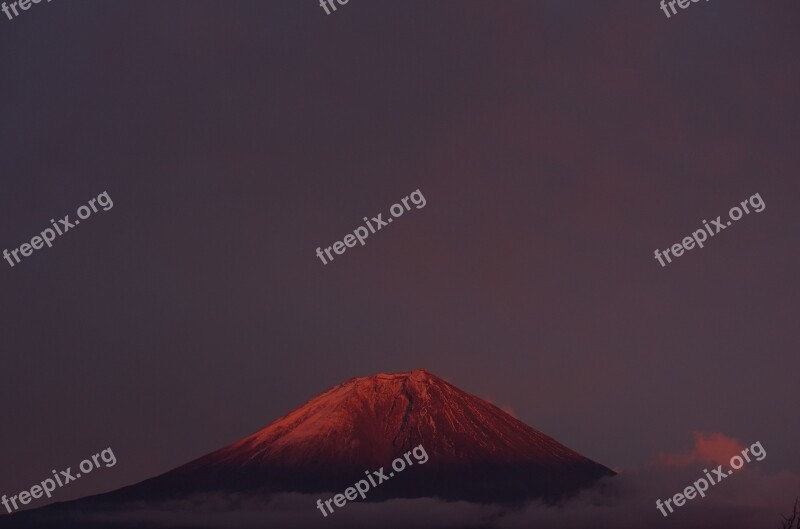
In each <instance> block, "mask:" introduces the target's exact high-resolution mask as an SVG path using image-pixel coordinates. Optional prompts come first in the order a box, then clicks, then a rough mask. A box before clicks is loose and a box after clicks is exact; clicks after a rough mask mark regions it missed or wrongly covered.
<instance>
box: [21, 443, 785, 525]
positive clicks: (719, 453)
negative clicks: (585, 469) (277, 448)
mask: <svg viewBox="0 0 800 529" xmlns="http://www.w3.org/2000/svg"><path fill="white" fill-rule="evenodd" d="M763 448H764V454H766V453H767V452H768V451H769V445H768V444H767V445H765V446H764V447H763ZM741 449H743V447H742V445H741V444H740V443H739V442H738V441H737V440H736V439H733V438H730V437H727V436H725V435H723V434H721V433H695V434H694V447H693V449H692V450H691V451H690V452H689V453H677V454H661V455H659V457H657V458H656V460H655V461H653V462H652V463H648V464H646V465H643V466H641V467H638V468H629V469H623V471H622V472H621V473H620V474H619V475H617V476H613V477H608V478H604V479H603V480H601V481H600V482H598V483H597V484H596V485H595V486H594V487H592V488H590V489H587V490H584V491H583V492H581V493H580V494H578V495H577V496H575V497H573V498H570V499H567V500H563V501H562V502H560V503H558V504H556V505H546V504H543V503H542V502H540V501H530V502H527V503H523V504H515V505H499V504H477V503H469V502H447V501H443V500H439V499H436V498H419V499H396V500H390V501H384V502H360V501H356V502H352V503H350V502H348V503H347V504H346V505H345V506H344V507H342V508H340V509H337V510H336V511H335V512H334V513H333V514H329V515H328V516H326V517H323V516H322V514H321V513H320V511H319V510H317V508H316V501H317V499H318V498H319V497H327V496H325V495H324V494H299V493H283V494H274V495H272V496H268V495H247V494H229V493H228V494H226V493H208V494H203V495H195V496H191V497H188V498H184V499H182V500H172V501H157V502H137V503H127V504H123V505H114V506H113V507H112V508H111V509H109V508H105V507H104V508H102V509H100V508H98V509H97V510H95V511H89V512H87V511H83V512H78V513H69V516H66V515H65V513H64V512H59V513H53V514H57V517H58V520H57V521H58V525H57V526H58V527H59V529H72V528H73V527H74V528H76V529H78V528H80V529H85V528H86V527H95V526H96V524H100V526H102V527H103V528H104V529H119V528H122V527H125V528H129V527H130V528H134V527H135V528H139V527H142V528H144V527H146V528H148V529H150V528H153V529H156V528H170V529H177V528H187V529H188V528H193V529H199V528H205V529H229V528H231V527H236V528H237V529H250V528H252V529H261V528H263V527H281V528H282V529H313V528H317V527H319V528H325V529H349V528H352V527H358V528H361V529H371V528H376V529H377V528H380V529H395V528H397V529H405V528H407V527H414V528H417V529H530V528H531V527H541V528H547V529H584V528H586V527H603V528H607V529H641V528H642V527H648V528H655V529H717V528H720V529H722V528H724V529H757V528H758V529H761V528H763V529H771V528H774V529H778V528H779V527H780V515H781V514H782V513H783V514H786V513H788V512H789V511H790V510H791V507H792V505H793V504H794V500H795V497H796V496H797V495H798V494H800V476H798V475H797V474H794V473H791V472H788V471H781V472H778V473H775V474H766V473H765V472H764V469H763V466H762V465H761V464H760V461H757V460H756V459H752V460H751V461H750V462H749V463H747V464H746V465H745V466H744V467H743V468H742V469H740V470H738V471H736V472H733V473H732V474H731V475H729V476H728V477H726V478H724V479H723V480H721V481H719V482H718V483H716V484H714V485H712V486H711V487H709V488H708V490H707V491H706V496H705V497H702V498H701V497H695V498H694V499H692V500H689V501H687V502H686V503H685V505H683V506H681V507H677V506H676V507H675V509H674V512H673V513H672V514H670V515H669V516H667V517H664V516H663V515H662V514H661V513H660V512H659V511H658V510H657V509H656V506H655V505H656V500H658V499H660V500H662V501H663V500H665V499H667V498H671V497H672V496H673V495H675V494H677V493H680V492H683V490H684V489H685V488H686V487H688V486H689V485H691V484H692V483H694V482H695V481H696V480H698V479H699V478H702V477H703V476H704V473H703V471H704V468H706V467H712V465H713V466H716V465H717V464H722V465H723V468H727V463H728V461H729V458H730V456H731V455H733V454H735V453H737V452H738V453H741ZM745 469H746V470H747V471H746V472H745V471H744V470H745ZM106 507H107V506H106ZM67 519H69V520H70V522H68V521H67ZM70 523H72V524H73V525H70ZM20 527H28V526H21V525H15V529H18V528H20ZM36 527H39V526H36Z"/></svg>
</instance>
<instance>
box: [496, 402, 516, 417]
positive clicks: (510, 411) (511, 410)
mask: <svg viewBox="0 0 800 529" xmlns="http://www.w3.org/2000/svg"><path fill="white" fill-rule="evenodd" d="M500 409H501V410H503V411H504V412H506V413H507V414H509V415H511V416H512V417H514V418H515V419H519V417H517V412H515V411H514V408H512V407H511V405H510V404H506V405H505V406H503V407H501V408H500Z"/></svg>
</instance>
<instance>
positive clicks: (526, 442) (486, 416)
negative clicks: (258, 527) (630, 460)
mask: <svg viewBox="0 0 800 529" xmlns="http://www.w3.org/2000/svg"><path fill="white" fill-rule="evenodd" d="M419 445H422V446H423V447H424V449H425V450H426V452H427V454H428V455H429V457H430V461H429V462H428V463H427V464H426V465H425V467H424V471H423V470H422V469H423V467H420V469H419V470H418V471H416V474H417V475H418V479H422V478H423V477H424V480H423V482H419V483H416V485H415V486H416V487H417V489H414V490H415V491H412V490H411V489H409V490H408V491H406V493H404V494H405V495H408V494H411V495H420V494H422V492H421V491H426V490H427V491H433V492H432V494H433V495H440V496H446V495H448V494H450V495H451V496H452V497H455V498H459V497H478V498H480V497H484V496H485V495H487V494H490V495H491V494H494V493H500V492H499V491H501V490H502V491H504V492H503V494H506V495H511V496H526V495H527V496H531V495H545V494H550V493H562V492H564V491H566V490H572V489H574V488H575V487H579V486H585V485H586V484H588V483H591V482H592V481H594V480H595V479H597V478H599V477H601V476H604V475H612V474H613V472H611V471H610V470H608V469H607V468H605V467H603V466H602V465H599V464H597V463H595V462H593V461H591V460H589V459H587V458H585V457H583V456H582V455H580V454H578V453H577V452H574V451H572V450H570V449H569V448H567V447H566V446H564V445H562V444H560V443H559V442H557V441H556V440H555V439H553V438H551V437H548V436H547V435H545V434H543V433H541V432H539V431H537V430H535V429H533V428H531V427H530V426H528V425H526V424H524V423H522V422H521V421H519V420H518V419H516V418H514V417H512V416H510V415H509V414H507V413H506V412H504V411H503V410H501V409H500V408H498V407H497V406H495V405H493V404H491V403H489V402H486V401H484V400H482V399H480V398H478V397H476V396H474V395H470V394H469V393H466V392H464V391H462V390H460V389H458V388H457V387H455V386H453V385H452V384H450V383H449V382H446V381H445V380H443V379H441V378H439V377H437V376H436V375H434V374H432V373H431V372H429V371H427V370H425V369H414V370H413V371H406V372H400V373H378V374H375V375H372V376H365V377H357V378H352V379H350V380H348V381H346V382H344V383H342V384H339V385H337V386H334V387H332V388H330V389H329V390H327V391H325V392H323V393H321V394H320V395H318V396H317V397H315V398H313V399H311V400H310V401H308V402H307V403H305V404H304V405H302V406H300V407H299V408H297V409H296V410H294V411H292V412H291V413H288V414H287V415H284V416H283V417H281V418H279V419H277V420H276V421H274V422H273V423H271V424H269V425H267V426H266V427H264V428H262V429H261V430H259V431H257V432H255V433H254V434H252V435H249V436H247V437H245V438H244V439H242V440H241V441H238V442H236V443H234V444H232V445H230V446H228V447H226V448H223V449H221V450H218V451H216V452H213V453H211V454H209V455H208V456H206V457H204V458H201V459H199V460H197V461H195V462H193V463H190V464H188V465H185V466H184V467H181V468H180V469H177V470H176V471H174V472H173V474H175V475H178V476H183V477H184V478H186V479H187V480H188V481H192V482H199V481H202V477H200V476H204V475H211V476H217V477H219V476H222V475H231V476H233V477H231V478H230V479H231V480H233V481H241V480H242V478H241V475H240V474H242V473H244V474H247V475H248V476H249V478H248V480H247V481H248V482H268V481H273V482H275V481H276V480H277V481H280V482H282V483H284V485H279V486H281V487H284V488H285V489H287V490H301V489H302V490H309V489H310V490H315V487H316V490H325V489H326V488H327V487H331V486H334V485H331V481H336V485H335V486H336V487H338V486H339V481H338V480H343V481H342V483H346V481H347V479H350V477H349V476H358V475H361V474H363V472H364V470H366V469H375V468H380V467H385V466H386V465H388V464H390V463H391V461H392V460H394V459H395V458H396V457H398V456H400V455H402V454H403V453H405V452H408V451H409V450H411V449H412V448H414V447H415V446H419ZM237 475H239V477H238V478H237V477H235V476H237ZM453 480H455V485H452V484H451V485H444V483H449V482H451V481H453ZM465 480H466V481H465ZM509 480H511V482H508V481H509ZM310 481H313V483H310ZM415 482H416V480H415ZM462 482H463V483H462ZM315 483H316V484H315ZM409 483H411V482H410V481H409ZM436 483H439V485H438V486H439V487H440V489H441V490H434V489H436V487H437V485H436ZM465 484H466V485H465ZM465 486H466V490H467V492H464V490H465V489H464V487H465ZM432 487H433V489H432ZM453 487H455V488H453ZM497 487H500V488H497ZM451 489H452V490H451ZM495 489H497V490H495ZM511 489H513V492H509V490H511ZM388 490H389V489H387V494H389V492H388ZM459 491H461V492H459ZM462 492H463V494H462ZM470 495H471V496H470Z"/></svg>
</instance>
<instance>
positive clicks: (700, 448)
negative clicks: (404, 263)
mask: <svg viewBox="0 0 800 529" xmlns="http://www.w3.org/2000/svg"><path fill="white" fill-rule="evenodd" d="M742 450H744V445H742V444H741V443H740V442H739V441H738V440H736V439H734V438H732V437H728V436H726V435H724V434H722V433H713V432H712V433H703V432H694V448H693V449H692V451H691V452H689V453H675V454H666V453H661V454H658V455H657V456H656V459H655V464H656V465H659V466H664V467H682V466H686V465H691V464H693V463H703V464H705V463H717V464H727V463H728V461H730V458H731V456H733V455H736V454H740V453H741V452H742Z"/></svg>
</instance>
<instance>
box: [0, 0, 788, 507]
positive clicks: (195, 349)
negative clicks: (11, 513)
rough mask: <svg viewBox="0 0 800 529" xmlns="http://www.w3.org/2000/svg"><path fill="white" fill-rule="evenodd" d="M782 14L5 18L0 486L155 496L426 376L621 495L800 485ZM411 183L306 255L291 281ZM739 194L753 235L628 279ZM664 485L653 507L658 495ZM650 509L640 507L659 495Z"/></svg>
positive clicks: (650, 6)
mask: <svg viewBox="0 0 800 529" xmlns="http://www.w3.org/2000/svg"><path fill="white" fill-rule="evenodd" d="M798 15H800V7H798V4H797V2H796V1H794V0H774V1H773V0H769V1H758V2H753V1H747V2H746V1H737V0H726V1H724V2H722V1H719V0H717V1H712V2H699V3H697V4H692V5H691V6H690V8H688V9H686V10H685V11H681V12H679V13H678V14H677V15H676V16H673V17H672V18H671V19H667V18H666V17H665V16H664V14H663V12H662V11H661V10H660V9H659V7H658V2H657V1H656V0H647V1H643V0H636V1H634V0H628V1H611V0H604V1H603V2H594V1H591V2H590V1H570V2H565V1H563V0H550V1H544V0H537V1H530V0H519V1H511V0H504V1H477V0H458V1H456V0H436V1H426V2H422V1H416V0H404V1H403V2H399V1H393V2H390V1H378V0H370V1H366V0H350V2H349V3H348V4H347V5H346V6H343V7H340V8H339V10H338V11H337V12H336V13H334V14H331V15H325V13H324V11H323V10H322V9H321V8H320V7H319V6H318V5H317V2H316V0H291V1H289V0H281V1H271V0H270V1H266V2H265V1H249V0H239V1H237V2H222V1H221V0H217V1H213V2H212V1H205V0H192V1H187V0H171V1H170V2H133V1H128V0H126V1H115V2H108V1H99V0H96V1H90V0H81V1H69V2H68V1H64V0H55V1H53V2H51V3H44V2H43V3H40V4H38V5H33V6H32V7H31V9H30V10H29V11H25V12H23V13H22V14H21V15H20V16H19V18H17V19H15V20H12V21H9V20H7V19H5V17H4V16H3V15H0V94H1V95H2V102H0V108H1V109H2V114H1V116H2V117H0V133H2V137H1V138H0V140H2V141H0V157H1V158H2V185H3V192H2V193H0V249H2V248H7V249H9V250H11V249H13V248H16V247H18V246H19V245H21V244H22V243H24V242H28V241H30V239H31V238H32V237H33V236H35V235H37V234H38V233H39V232H41V231H42V230H44V229H45V228H47V227H48V226H49V225H50V223H49V219H51V218H53V219H58V218H61V217H63V216H64V215H66V214H70V215H71V218H73V219H74V218H75V214H74V213H75V210H76V209H77V208H78V207H79V206H81V205H82V204H85V203H87V202H88V201H89V200H90V199H92V198H94V197H96V196H97V195H98V194H100V193H102V192H103V191H107V192H108V194H109V195H110V197H111V198H112V199H113V202H114V207H113V209H111V210H110V211H107V212H99V213H97V214H95V215H92V217H90V218H89V219H88V220H86V221H84V222H83V223H82V224H81V225H80V226H77V227H76V228H75V229H74V231H73V230H71V231H70V232H68V233H65V234H64V235H63V236H62V237H59V238H57V239H56V241H55V242H54V244H53V247H52V248H45V249H42V250H38V251H36V252H34V254H33V255H32V256H31V257H28V258H26V259H25V260H24V261H23V262H22V263H21V264H19V265H17V266H15V267H14V268H11V267H9V266H8V265H7V264H6V262H5V261H0V268H2V271H0V288H1V289H2V297H3V300H4V303H2V304H1V305H0V325H2V331H3V332H2V347H1V348H0V350H2V367H0V376H2V378H1V379H0V381H1V382H0V401H1V402H3V404H4V405H3V412H2V450H0V469H1V470H0V494H2V493H6V494H16V493H17V492H18V491H20V490H23V489H26V488H30V486H31V485H33V484H34V483H37V482H39V481H41V480H42V479H44V478H46V477H48V475H49V474H50V470H51V469H63V468H66V467H67V466H72V467H76V466H77V464H78V463H79V462H80V461H81V459H83V458H85V457H86V456H89V455H91V454H93V453H96V452H99V451H100V450H102V449H103V448H106V447H109V446H110V447H112V448H113V450H114V452H115V454H116V456H117V459H118V464H117V466H116V467H114V468H112V469H107V470H106V469H104V470H103V471H97V473H96V474H92V476H91V477H87V478H86V479H81V480H80V481H79V482H77V483H74V484H71V485H70V487H67V488H65V489H62V490H61V491H59V497H58V499H59V500H65V499H69V498H72V497H77V496H81V495H84V494H86V493H90V492H101V491H105V490H110V489H113V488H116V487H119V486H122V485H125V484H129V483H132V482H135V481H139V480H141V479H144V478H147V477H150V476H153V475H155V474H159V473H161V472H164V471H167V470H169V469H171V468H174V467H176V466H178V465H180V464H182V463H185V462H187V461H189V460H191V459H194V458H195V457H198V456H200V455H203V454H205V453H207V452H210V451H212V450H214V449H217V448H220V447H222V446H224V445H227V444H229V443H231V442H233V441H235V440H238V439H239V438H241V437H243V436H245V435H246V434H249V433H251V432H253V431H255V430H257V429H259V428H261V427H262V426H264V425H266V424H267V423H269V422H271V421H272V420H274V419H275V418H277V417H279V416H280V415H283V414H284V413H286V412H288V411H290V410H292V409H294V408H295V407H297V406H299V405H300V404H302V403H303V402H305V401H307V400H309V399H310V398H312V397H313V396H315V395H316V394H318V393H320V392H322V391H323V390H325V389H327V388H328V387H330V386H332V385H334V384H337V383H339V382H342V381H344V380H346V379H348V378H351V377H354V376H363V375H371V374H374V373H378V372H396V371H407V370H411V369H414V368H420V367H424V368H426V369H428V370H430V371H431V372H433V373H435V374H437V375H439V376H442V377H444V378H446V379H447V380H449V381H450V382H452V383H453V384H455V385H457V386H459V387H460V388H462V389H464V390H466V391H469V392H471V393H474V394H476V395H478V396H480V397H483V398H487V399H490V400H491V401H492V402H494V403H496V404H498V405H500V406H507V407H511V408H512V409H513V411H514V413H515V414H516V415H517V416H518V418H520V419H521V420H523V421H524V422H526V423H528V424H530V425H531V426H533V427H535V428H537V429H539V430H541V431H543V432H545V433H547V434H548V435H551V436H553V437H555V438H556V439H557V440H559V441H561V442H563V443H564V444H566V445H567V446H569V447H570V448H573V449H575V450H577V451H579V452H581V453H583V454H584V455H586V456H588V457H590V458H592V459H594V460H596V461H598V462H600V463H603V464H605V465H607V466H610V467H612V468H615V469H619V470H624V469H627V468H634V467H637V466H639V465H642V464H644V463H645V462H648V461H651V460H652V459H653V458H654V457H655V456H656V455H657V454H659V453H662V452H680V451H688V450H690V449H691V447H692V439H693V437H692V436H693V432H718V433H721V434H723V435H725V436H728V437H731V438H736V439H739V440H741V442H742V443H744V444H746V445H749V444H751V443H753V442H755V441H761V442H762V443H763V444H764V446H765V447H768V452H769V457H767V458H766V459H765V460H764V461H763V462H762V463H759V464H760V465H763V468H765V469H767V470H768V471H770V472H777V471H779V470H789V471H792V472H800V459H798V458H797V457H796V453H795V452H794V450H795V449H796V447H797V445H798V441H800V424H798V422H797V420H796V413H794V410H795V409H796V404H797V399H798V396H799V392H798V384H797V378H798V374H797V373H798V370H797V368H798V365H799V364H800V360H798V356H797V354H798V349H797V345H798V338H799V337H800V336H799V334H800V333H799V332H798V325H797V318H798V312H800V311H798V309H799V308H800V307H798V299H799V298H798V294H799V292H798V281H797V277H798V276H797V270H798V258H799V257H800V250H799V249H798V241H800V237H798V225H800V223H799V222H798V221H799V220H800V208H798V205H797V204H798V199H800V179H798V166H799V165H800V150H798V148H797V141H798V138H800V130H798V128H799V127H800V125H799V124H800V104H798V98H797V95H796V94H797V90H798V86H799V84H800V67H799V66H798V61H797V55H798V51H800V46H798V45H799V44H800V37H798V33H797V24H798V21H797V17H798ZM416 189H419V190H420V191H421V193H422V194H423V195H424V197H425V198H426V200H427V205H426V206H425V207H424V208H422V209H418V210H417V209H414V210H412V211H411V212H409V213H407V214H406V215H404V216H403V217H402V218H399V219H396V220H395V222H394V223H393V224H392V225H391V226H389V227H387V228H384V229H383V230H381V231H380V232H378V233H376V234H374V235H373V236H371V237H370V238H369V239H368V240H367V243H366V245H365V246H364V247H360V246H359V247H356V248H354V249H352V250H349V251H348V252H347V253H345V254H344V255H342V256H338V257H337V259H336V260H335V261H334V262H332V263H330V264H328V265H323V264H322V263H321V262H320V260H319V259H317V257H316V256H315V250H316V248H317V247H318V246H322V247H325V246H329V245H331V244H332V243H334V242H335V241H337V240H341V239H342V238H343V237H344V236H345V235H346V234H347V233H349V232H351V231H352V230H354V229H355V228H356V227H357V226H359V225H360V224H362V220H361V219H362V218H363V217H365V216H369V217H372V216H375V215H377V214H378V213H381V212H383V214H384V217H386V216H387V211H388V208H389V207H390V206H391V205H392V204H393V203H395V202H398V201H399V200H400V199H401V198H403V197H405V196H407V195H409V194H410V193H411V192H413V191H414V190H416ZM755 193H759V194H760V196H761V197H763V200H764V202H765V203H766V209H765V210H764V211H763V212H761V213H757V214H756V213H751V214H750V215H746V216H745V217H744V218H743V219H742V220H741V221H739V222H737V223H735V224H734V225H733V226H731V227H730V228H729V229H726V230H725V231H724V232H723V233H720V234H719V235H718V236H716V237H714V238H713V239H711V240H709V241H708V242H707V244H706V247H705V248H703V249H695V250H692V251H690V252H688V253H687V254H685V255H684V256H682V257H680V258H678V259H677V260H676V261H675V262H674V263H672V264H671V265H669V266H667V267H665V268H662V267H661V266H660V265H659V264H658V262H657V261H656V260H655V259H654V257H653V252H654V250H655V249H656V248H661V249H662V250H663V249H664V248H667V247H668V246H671V245H672V244H674V243H677V242H680V241H681V239H682V238H683V237H685V236H687V235H689V234H690V233H691V232H692V231H694V230H697V229H699V228H701V227H702V224H701V221H702V220H703V219H707V220H711V219H714V218H716V217H717V215H722V217H723V219H725V218H726V217H727V211H728V209H729V208H730V207H731V206H734V205H736V204H739V203H740V202H741V201H743V200H746V199H747V198H748V197H750V196H751V195H753V194H755ZM669 492H670V491H669V490H667V491H666V493H669ZM665 495H666V494H665Z"/></svg>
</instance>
